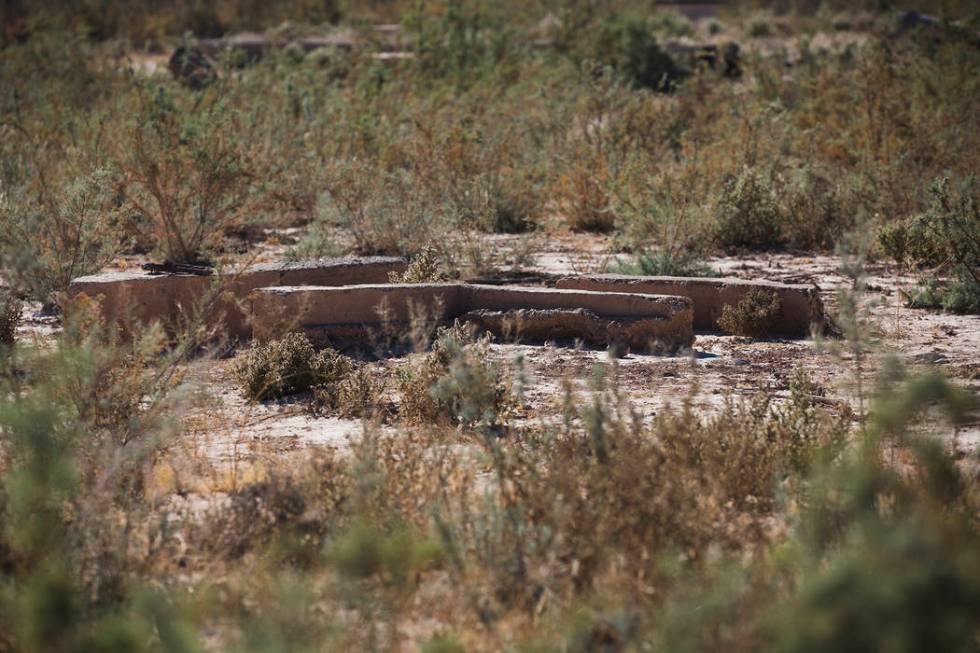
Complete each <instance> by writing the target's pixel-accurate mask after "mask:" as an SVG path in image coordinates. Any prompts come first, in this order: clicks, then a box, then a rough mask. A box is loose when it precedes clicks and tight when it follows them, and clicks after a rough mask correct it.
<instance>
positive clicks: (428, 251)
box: [388, 245, 449, 283]
mask: <svg viewBox="0 0 980 653" xmlns="http://www.w3.org/2000/svg"><path fill="white" fill-rule="evenodd" d="M448 278H449V275H448V274H447V273H446V272H445V271H444V270H443V267H442V264H441V262H440V260H439V257H438V253H437V252H436V249H435V248H434V247H432V246H431V245H429V246H426V247H423V248H422V251H421V252H419V253H418V255H416V256H415V257H414V258H413V259H412V260H411V261H410V262H409V264H408V267H407V268H405V271H404V272H391V273H390V274H389V275H388V281H390V282H391V283H437V282H439V281H445V280H446V279H448Z"/></svg>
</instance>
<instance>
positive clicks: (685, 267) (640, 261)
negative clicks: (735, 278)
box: [611, 252, 718, 277]
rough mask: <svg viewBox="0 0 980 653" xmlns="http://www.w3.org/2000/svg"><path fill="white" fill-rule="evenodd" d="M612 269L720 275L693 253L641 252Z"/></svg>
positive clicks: (635, 272) (670, 274)
mask: <svg viewBox="0 0 980 653" xmlns="http://www.w3.org/2000/svg"><path fill="white" fill-rule="evenodd" d="M611 271H612V272H616V273H618V274H630V275H635V276H667V277H714V276H718V272H717V271H716V270H714V269H713V268H712V267H711V266H710V265H708V264H707V263H704V262H702V261H699V260H697V259H696V258H695V257H693V256H691V255H680V256H673V255H671V254H670V253H669V252H655V253H650V252H641V253H640V254H638V255H637V256H636V257H634V258H633V259H632V260H629V261H620V262H617V263H616V264H615V265H613V266H612V270H611Z"/></svg>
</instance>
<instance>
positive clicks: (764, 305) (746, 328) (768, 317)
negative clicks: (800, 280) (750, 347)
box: [718, 289, 783, 338]
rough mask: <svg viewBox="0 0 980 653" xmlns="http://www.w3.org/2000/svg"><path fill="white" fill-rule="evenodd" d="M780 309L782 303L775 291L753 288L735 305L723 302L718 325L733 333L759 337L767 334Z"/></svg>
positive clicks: (780, 311) (781, 308) (777, 317)
mask: <svg viewBox="0 0 980 653" xmlns="http://www.w3.org/2000/svg"><path fill="white" fill-rule="evenodd" d="M782 310H783V303H782V301H781V300H780V299H779V296H778V295H777V294H776V293H774V292H769V291H766V290H761V289H760V290H756V289H753V290H750V291H749V292H747V293H745V296H744V297H742V299H740V300H739V301H738V304H736V305H735V306H732V305H731V304H725V306H724V307H723V308H722V309H721V317H719V318H718V326H720V327H721V328H722V329H724V330H725V331H728V332H729V333H734V334H735V335H739V336H748V337H750V338H761V337H763V336H765V335H768V333H769V331H770V329H772V327H773V325H774V324H775V323H776V320H778V319H779V316H780V313H782Z"/></svg>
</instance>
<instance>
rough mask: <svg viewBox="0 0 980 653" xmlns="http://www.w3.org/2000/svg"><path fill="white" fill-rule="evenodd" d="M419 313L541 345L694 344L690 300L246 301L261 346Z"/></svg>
mask: <svg viewBox="0 0 980 653" xmlns="http://www.w3.org/2000/svg"><path fill="white" fill-rule="evenodd" d="M422 309H424V310H427V311H428V317H429V318H430V319H436V320H438V321H443V322H444V321H448V320H451V319H454V318H457V317H461V318H464V319H467V320H470V321H473V322H476V323H477V324H479V325H480V326H482V327H484V328H487V329H489V330H491V331H494V332H497V333H509V334H510V335H517V336H521V335H524V336H526V337H531V338H538V339H544V338H549V337H550V338H581V339H583V340H585V341H587V342H590V343H592V344H604V345H626V346H629V347H632V348H634V349H649V348H653V349H657V350H668V351H674V350H676V349H679V348H681V347H689V346H691V345H692V344H693V343H694V332H693V328H692V320H693V311H692V308H691V302H690V301H689V300H687V299H685V298H682V297H661V296H653V295H644V294H621V293H601V292H591V291H582V290H556V289H551V288H515V287H506V286H503V287H502V286H482V285H468V284H460V283H440V284H396V285H393V284H385V285H361V286H348V287H342V288H328V287H317V286H294V287H279V288H259V289H257V290H256V291H255V292H253V293H252V295H251V311H252V320H251V321H252V327H253V336H254V338H255V339H256V340H259V341H263V340H270V339H273V338H278V337H281V336H282V335H283V334H285V333H288V332H290V331H302V332H304V333H306V334H308V335H309V336H311V337H312V338H314V339H316V340H320V341H324V340H330V339H340V340H343V339H348V338H363V337H365V336H367V335H369V334H370V333H371V332H372V331H376V330H379V329H381V328H382V327H383V326H384V325H385V323H388V324H407V323H408V322H409V321H410V320H411V318H412V314H413V312H415V313H418V312H419V311H420V310H422Z"/></svg>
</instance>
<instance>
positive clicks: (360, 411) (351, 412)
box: [313, 366, 387, 418]
mask: <svg viewBox="0 0 980 653" xmlns="http://www.w3.org/2000/svg"><path fill="white" fill-rule="evenodd" d="M386 389H387V385H386V383H385V379H384V378H383V377H380V376H377V375H374V374H372V373H371V371H370V370H369V369H368V368H367V367H364V366H361V367H357V368H355V369H354V370H353V371H352V372H350V373H349V374H347V375H346V376H345V377H344V378H343V379H341V380H340V381H339V382H338V383H332V384H321V385H318V386H316V387H315V388H314V390H313V399H314V404H315V409H316V410H317V411H323V412H336V413H338V414H339V415H340V416H341V417H347V418H361V417H383V416H384V414H385V411H386V410H387V408H386V406H385V398H384V393H385V391H386Z"/></svg>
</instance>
